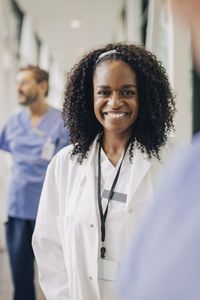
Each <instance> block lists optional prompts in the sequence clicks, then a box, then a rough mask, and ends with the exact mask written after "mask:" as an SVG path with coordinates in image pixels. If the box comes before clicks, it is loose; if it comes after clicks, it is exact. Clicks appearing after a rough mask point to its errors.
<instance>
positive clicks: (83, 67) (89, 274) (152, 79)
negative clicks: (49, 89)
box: [33, 43, 175, 300]
mask: <svg viewBox="0 0 200 300" xmlns="http://www.w3.org/2000/svg"><path fill="white" fill-rule="evenodd" d="M174 105H175V104H174V97H173V94H172V92H171V88H170V86H169V81H168V79H167V76H166V71H165V69H164V68H163V67H162V66H161V64H160V63H159V62H158V61H157V59H156V57H155V56H153V55H152V54H151V53H150V52H149V51H147V50H145V49H144V48H143V47H140V46H136V45H129V44H125V43H123V44H109V45H105V46H104V47H102V48H99V49H96V50H92V51H90V52H89V53H88V54H86V55H85V56H84V57H83V58H82V59H81V60H80V61H79V63H78V64H76V65H75V66H74V68H73V69H72V71H71V73H70V74H69V78H68V81H67V84H66V91H65V102H64V110H63V118H64V120H65V122H66V123H67V126H68V128H69V133H70V140H71V143H72V145H70V146H68V147H65V148H64V149H62V150H61V151H60V152H59V153H58V155H56V156H55V157H54V159H53V160H52V162H51V163H50V165H49V167H48V171H47V175H46V178H45V183H44V187H43V191H42V195H41V199H40V205H39V211H38V216H37V221H36V227H35V231H34V235H33V248H34V252H35V255H36V260H37V263H38V267H39V279H40V284H41V287H42V289H43V291H44V294H45V296H46V298H47V299H48V300H61V299H66V300H67V299H74V300H100V299H103V300H117V299H118V297H117V295H116V275H117V267H118V264H119V261H120V260H121V258H122V256H123V253H124V249H125V247H126V245H127V243H128V242H129V239H130V236H131V235H132V232H134V231H135V230H136V228H137V224H138V219H139V218H140V215H141V213H142V211H143V209H144V207H146V206H148V205H149V204H150V203H151V198H152V196H153V195H154V190H155V188H156V185H157V182H158V179H159V174H160V172H161V170H163V165H164V163H165V162H166V160H167V158H168V156H169V153H170V150H171V149H170V148H171V146H170V145H171V138H170V137H169V134H170V133H171V131H172V130H173V116H174V112H175V107H174ZM44 216H45V218H44Z"/></svg>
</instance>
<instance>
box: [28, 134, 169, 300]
mask: <svg viewBox="0 0 200 300" xmlns="http://www.w3.org/2000/svg"><path fill="white" fill-rule="evenodd" d="M170 144H171V143H170ZM71 149H72V145H70V146H67V147H65V148H63V149H62V150H61V151H60V152H59V153H58V154H57V155H56V156H55V157H54V159H53V160H52V162H51V163H50V165H49V167H48V170H47V174H46V179H45V183H44V187H43V191H42V195H41V200H40V205H39V211H38V216H37V221H36V227H35V231H34V235H33V249H34V253H35V256H36V260H37V263H38V266H39V278H40V284H41V287H42V289H43V291H44V294H45V296H46V298H47V300H69V299H70V300H100V299H101V296H100V294H99V288H98V267H97V257H98V244H99V241H100V234H99V217H98V214H99V212H98V204H97V189H96V182H95V171H96V170H95V168H96V166H97V152H98V151H97V149H98V145H97V143H96V140H95V141H94V142H93V144H92V146H91V147H90V151H89V153H88V158H87V159H84V161H83V163H82V165H80V164H79V163H78V162H77V160H76V157H73V158H70V157H69V152H70V151H71ZM168 153H169V147H168V146H164V147H163V149H162V151H161V154H160V155H161V158H162V163H161V162H159V161H158V160H157V159H156V158H152V159H151V160H150V159H148V158H147V156H146V155H145V154H142V153H141V151H140V150H138V149H135V150H134V160H133V163H132V164H131V172H130V176H131V178H130V179H131V180H130V182H131V184H130V186H129V190H128V193H127V203H126V210H127V216H126V218H127V232H126V234H128V235H129V236H130V235H132V233H133V232H134V231H135V228H136V225H137V223H138V217H139V216H140V214H141V212H142V211H143V208H144V207H145V206H147V205H148V203H150V199H151V198H152V196H153V193H154V189H155V186H156V182H157V180H158V177H159V174H160V171H161V169H162V168H163V162H164V161H165V160H166V157H167V154H168ZM119 222H120V220H119ZM119 239H120V237H119ZM109 299H110V300H114V299H112V297H111V298H109ZM102 300H103V299H102Z"/></svg>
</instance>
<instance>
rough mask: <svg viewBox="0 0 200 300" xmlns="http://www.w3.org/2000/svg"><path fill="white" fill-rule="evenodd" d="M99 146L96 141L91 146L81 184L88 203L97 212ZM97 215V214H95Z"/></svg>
mask: <svg viewBox="0 0 200 300" xmlns="http://www.w3.org/2000/svg"><path fill="white" fill-rule="evenodd" d="M97 148H98V144H97V141H96V139H95V140H94V142H93V144H92V145H91V148H90V151H89V153H88V158H87V161H85V164H84V170H83V173H82V176H81V179H80V184H82V185H83V188H84V190H85V195H86V197H87V198H88V203H89V205H90V209H91V211H92V210H93V211H94V212H97V201H96V199H97V191H96V166H97V156H96V153H97V151H96V149H97ZM95 215H96V214H95Z"/></svg>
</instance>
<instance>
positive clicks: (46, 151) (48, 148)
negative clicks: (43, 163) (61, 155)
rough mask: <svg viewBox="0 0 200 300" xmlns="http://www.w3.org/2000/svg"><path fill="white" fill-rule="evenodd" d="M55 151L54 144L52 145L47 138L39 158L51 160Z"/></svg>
mask: <svg viewBox="0 0 200 300" xmlns="http://www.w3.org/2000/svg"><path fill="white" fill-rule="evenodd" d="M54 151H55V144H54V143H52V140H51V138H48V139H47V140H46V142H45V143H44V145H43V147H42V153H41V158H42V159H45V160H51V159H52V157H53V155H54Z"/></svg>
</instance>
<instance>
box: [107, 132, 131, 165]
mask: <svg viewBox="0 0 200 300" xmlns="http://www.w3.org/2000/svg"><path fill="white" fill-rule="evenodd" d="M129 139H130V136H129V135H128V136H125V135H123V136H119V135H114V136H113V135H106V134H104V137H103V141H102V148H103V150H104V152H105V154H106V155H107V157H108V159H109V160H110V161H111V163H112V164H113V165H114V166H116V165H117V163H118V161H119V160H120V158H121V156H122V154H123V152H124V150H125V148H126V145H127V143H128V141H129Z"/></svg>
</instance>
